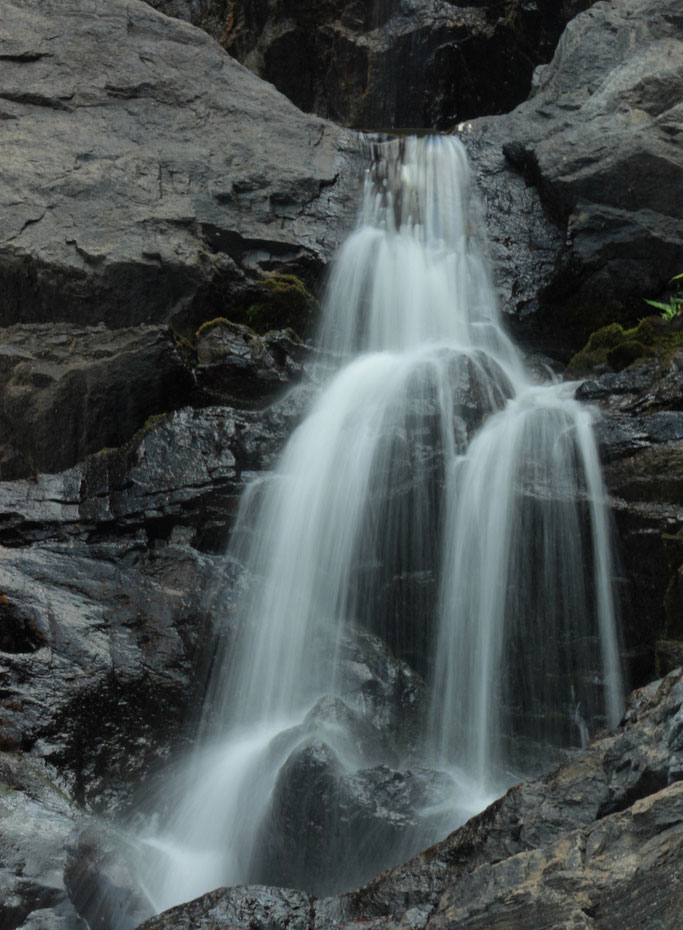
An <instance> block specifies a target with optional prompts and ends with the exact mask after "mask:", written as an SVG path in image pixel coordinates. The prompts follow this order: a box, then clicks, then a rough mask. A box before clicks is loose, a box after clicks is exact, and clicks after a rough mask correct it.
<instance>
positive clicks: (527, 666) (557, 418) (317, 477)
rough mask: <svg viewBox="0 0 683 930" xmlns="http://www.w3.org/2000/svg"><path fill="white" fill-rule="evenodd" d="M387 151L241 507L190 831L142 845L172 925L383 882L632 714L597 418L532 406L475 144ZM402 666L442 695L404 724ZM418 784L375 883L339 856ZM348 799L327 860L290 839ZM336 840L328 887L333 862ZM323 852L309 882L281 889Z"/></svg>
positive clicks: (428, 143)
mask: <svg viewBox="0 0 683 930" xmlns="http://www.w3.org/2000/svg"><path fill="white" fill-rule="evenodd" d="M378 149H381V151H382V154H381V155H379V154H376V156H375V160H374V163H373V167H372V169H371V170H369V172H368V176H367V181H366V187H365V199H364V205H363V210H362V214H361V217H360V221H359V224H358V228H357V230H356V231H355V232H354V233H353V234H352V235H351V236H350V238H349V240H348V241H347V243H346V245H345V246H344V247H343V248H342V250H341V253H340V255H339V257H338V259H337V262H336V265H335V269H334V272H333V275H332V278H331V282H330V286H329V293H328V296H327V299H326V303H325V308H324V319H323V324H322V331H321V336H320V341H321V344H322V346H323V348H324V349H326V350H328V352H330V353H331V354H333V355H334V356H335V357H336V358H337V359H338V360H339V364H338V370H337V371H336V373H334V374H333V375H332V376H331V377H330V378H329V379H328V382H327V384H326V386H325V387H324V389H323V390H322V391H321V393H320V395H319V397H318V399H317V402H316V403H315V405H314V407H313V409H312V411H311V413H310V415H309V417H308V418H307V419H306V420H305V422H304V423H303V424H302V425H301V426H300V427H299V429H298V430H297V431H296V432H295V434H294V435H293V436H292V438H291V440H290V442H289V444H288V446H287V448H286V449H285V451H284V454H283V456H282V459H281V462H280V464H279V466H278V468H277V470H276V472H275V473H274V474H272V475H269V476H266V477H263V478H261V479H259V480H258V481H257V482H256V483H255V484H254V485H253V487H252V488H251V489H250V490H249V492H248V493H247V495H246V496H245V500H244V502H243V505H242V513H241V516H240V518H239V520H238V525H237V529H236V531H235V535H234V542H233V546H232V558H234V559H236V560H237V561H239V562H240V563H241V564H242V565H243V566H244V579H245V581H244V587H245V595H244V598H243V601H242V603H241V605H240V618H239V619H240V623H239V629H240V632H239V635H238V637H237V641H236V642H231V643H230V648H229V649H226V654H225V657H224V659H223V660H221V661H219V662H217V663H216V665H217V668H216V671H215V672H214V678H213V681H212V684H211V687H210V693H209V700H210V702H211V719H212V720H213V721H214V723H213V725H212V726H211V727H209V726H208V724H207V725H206V726H205V734H204V737H203V745H202V746H200V748H199V749H198V751H197V753H196V755H195V757H194V759H193V760H192V762H191V764H190V765H189V766H188V769H187V770H186V772H185V773H184V775H183V777H182V778H181V780H180V782H179V783H178V786H177V791H178V801H177V804H176V805H175V810H174V813H173V816H172V817H171V818H170V820H169V822H168V823H166V824H165V825H164V826H163V827H162V828H161V829H160V830H159V831H158V834H157V836H156V837H155V838H154V839H149V840H148V841H147V846H146V849H147V853H146V854H145V857H144V858H145V860H146V863H145V867H144V869H143V873H144V878H143V882H144V885H145V888H146V891H147V893H148V895H149V897H150V900H151V901H152V903H153V906H154V907H155V908H157V909H163V908H166V907H169V906H171V905H173V904H176V903H179V902H180V901H183V900H186V899H188V898H191V897H194V896H196V895H199V894H200V893H202V892H205V891H207V890H210V889H211V888H213V887H216V886H218V885H231V884H238V883H245V882H249V881H255V880H269V881H272V880H277V878H278V877H279V876H280V875H282V876H284V877H283V879H282V880H283V881H284V880H287V879H289V880H291V881H295V880H298V881H299V882H300V883H303V884H306V883H307V882H308V884H309V885H310V887H311V888H315V889H316V890H322V891H323V892H324V891H326V890H330V889H334V888H339V887H343V886H344V884H345V882H349V881H359V880H361V879H362V878H369V877H370V872H371V870H372V869H377V868H378V867H381V866H384V865H389V864H393V863H394V862H395V861H397V860H398V858H400V857H401V856H404V855H408V854H410V853H411V852H413V851H415V850H416V848H419V846H420V845H426V843H428V842H430V841H432V840H436V839H438V838H440V837H441V836H442V835H445V833H446V832H447V831H448V829H450V828H451V827H453V826H454V825H456V824H457V823H461V822H463V821H464V819H466V817H467V816H469V815H470V814H472V813H474V812H475V811H476V810H479V809H481V807H483V806H484V804H485V803H486V802H487V801H488V800H490V799H491V798H492V797H493V796H495V793H496V792H498V791H500V790H501V788H503V787H505V785H506V784H509V783H510V781H511V780H512V779H513V778H514V774H510V773H511V772H512V773H514V772H518V773H519V772H524V771H527V770H530V769H531V768H534V767H535V766H537V765H538V764H542V761H543V755H544V752H545V749H544V747H548V746H558V745H559V746H562V745H569V744H571V743H574V744H578V743H579V742H580V740H581V738H582V736H581V734H582V733H585V731H586V728H587V729H589V730H590V729H593V728H594V727H595V726H597V725H601V724H604V723H605V722H607V723H609V724H612V725H613V724H616V723H617V721H618V718H619V715H620V712H621V707H622V683H621V678H620V671H619V659H618V651H617V633H616V627H615V618H614V608H613V599H612V588H611V585H612V581H611V576H612V566H611V556H610V546H609V532H608V521H607V515H606V512H605V508H604V503H603V498H604V492H603V487H602V481H601V477H600V471H599V464H598V458H597V453H596V448H595V443H594V440H593V436H592V431H591V414H590V412H589V411H588V410H587V409H585V408H584V407H582V406H580V405H579V404H578V403H577V402H575V401H574V400H573V399H572V397H571V394H572V390H571V388H568V387H567V386H563V385H557V384H554V385H545V386H539V385H536V384H534V383H533V382H532V381H531V379H530V378H529V376H528V375H527V374H526V373H525V370H524V366H523V364H522V360H521V357H520V356H519V354H518V352H517V350H516V349H515V347H514V346H513V345H512V343H511V342H510V340H509V339H508V337H507V336H506V335H505V333H504V332H503V329H502V327H501V325H500V319H499V313H498V310H497V306H496V300H495V296H494V291H493V287H492V283H491V279H490V276H489V272H488V269H487V265H486V261H485V259H484V256H483V253H482V250H481V248H480V245H479V243H478V239H477V235H476V234H477V233H478V230H477V229H476V228H473V224H474V223H475V220H474V219H473V217H474V216H475V214H474V213H473V211H472V209H471V206H472V204H471V197H472V194H471V189H470V183H469V169H468V165H467V160H466V156H465V153H464V149H463V147H462V146H461V144H460V143H459V141H458V140H457V139H455V138H452V137H449V138H441V139H421V140H417V139H413V138H410V139H405V140H402V141H400V142H392V143H385V144H383V145H382V146H380V147H378ZM382 639H384V640H385V641H386V643H387V644H388V649H389V651H387V649H386V647H384V646H382V644H381V640H382ZM382 650H384V652H383V651H382ZM391 651H393V652H395V653H396V654H397V656H398V659H400V660H406V661H407V662H408V663H411V664H412V665H413V666H414V667H415V668H417V669H418V671H419V672H420V673H421V674H423V675H425V676H426V678H427V688H426V691H425V694H426V697H425V698H424V700H423V701H422V703H421V698H420V694H421V693H422V692H420V691H419V688H417V690H415V689H414V690H413V691H411V692H410V693H411V695H413V697H414V700H413V697H411V699H410V701H411V702H412V703H411V704H410V707H411V711H410V713H407V712H406V710H405V708H406V707H407V706H408V703H410V702H408V703H406V702H407V701H408V699H407V698H405V695H404V698H405V700H404V703H403V704H401V700H403V698H401V697H400V695H399V696H398V697H397V702H398V703H397V707H396V708H395V709H394V710H392V708H391V707H390V701H388V700H387V699H385V698H382V700H379V699H376V693H377V691H378V689H380V690H381V688H380V684H381V685H382V687H385V684H386V681H388V682H389V684H386V687H385V691H386V690H387V689H388V690H389V691H390V690H391V688H394V690H395V691H396V693H397V694H398V691H400V688H402V687H404V685H405V682H406V681H408V682H412V681H413V679H415V680H418V676H417V674H416V672H415V671H412V670H411V669H410V668H409V667H408V666H407V665H405V664H401V661H398V660H397V659H394V658H392V656H391V654H390V653H391ZM380 666H381V668H382V669H383V670H384V671H383V672H382V674H383V675H385V679H386V681H384V679H383V681H382V682H380V684H378V683H377V681H375V680H374V679H373V674H374V672H373V669H375V668H378V667H380ZM392 669H393V671H392ZM387 670H388V671H387ZM378 674H379V673H378ZM354 676H355V677H354ZM392 676H393V677H392ZM411 676H412V677H411ZM380 677H381V676H380ZM359 682H360V684H359ZM401 682H403V683H404V684H403V685H402V684H400V683H401ZM411 687H412V685H411ZM373 688H374V690H373ZM383 693H384V692H383ZM401 693H403V692H401ZM373 695H375V697H373ZM415 695H417V697H415ZM216 720H217V721H218V725H216V724H215V721H216ZM306 753H308V755H307V754H306ZM288 760H289V761H288ZM313 763H315V764H314V765H313ZM307 765H308V768H307V767H306V766H307ZM311 765H313V769H311V768H310V766H311ZM298 766H301V767H298ZM316 766H317V767H316ZM426 769H429V770H430V772H429V773H427V774H425V772H426ZM310 771H314V778H313V781H312V782H311V783H310V784H306V783H303V784H302V783H301V782H300V781H298V779H299V775H300V773H303V775H304V776H306V772H310ZM283 773H284V774H283ZM315 773H317V774H315ZM320 773H322V775H321V774H320ZM330 773H333V775H334V777H333V778H332V775H331V774H330ZM387 773H388V774H387ZM406 773H407V774H406ZM415 773H417V774H415ZM285 776H287V777H285ZM323 776H324V778H323ZM306 777H308V776H306ZM418 777H419V778H421V779H422V781H421V782H420V785H422V787H421V788H420V791H419V792H418V795H419V799H418V801H416V802H415V805H414V807H415V810H414V811H413V812H412V813H411V814H410V816H407V815H405V809H404V808H401V811H402V814H401V816H404V815H405V817H404V820H405V829H402V832H401V831H398V832H397V831H396V830H395V823H394V824H393V825H392V826H391V830H395V832H393V833H392V832H391V830H389V828H388V827H387V830H389V832H386V830H385V832H384V833H383V832H382V829H383V828H381V824H380V827H378V833H377V836H376V837H375V839H374V840H372V841H370V840H368V845H367V848H366V847H364V846H362V844H361V847H362V848H359V851H358V855H357V857H354V858H358V859H359V860H361V861H359V862H354V863H353V868H352V867H351V866H350V865H349V863H348V862H346V861H340V860H344V857H345V856H346V852H345V851H348V848H357V845H358V838H357V837H355V836H354V837H352V838H351V840H350V841H349V843H351V844H356V846H353V845H351V846H349V845H347V846H345V845H344V840H343V838H342V839H339V834H340V831H341V832H343V830H344V829H346V828H347V827H348V824H349V822H350V821H352V820H353V817H354V814H353V810H355V808H354V809H353V810H351V808H349V804H350V803H351V802H350V801H349V797H350V795H349V794H348V792H349V791H351V788H352V787H353V786H356V788H357V787H358V785H366V784H370V783H375V781H379V782H381V784H382V785H383V786H384V788H383V789H382V790H385V788H386V785H387V784H389V783H390V782H391V784H395V785H396V784H400V785H402V786H405V785H413V786H414V785H415V784H417V782H416V781H415V780H414V779H416V778H418ZM287 778H289V781H288V780H287ZM321 778H323V781H321V780H320V779H321ZM316 779H317V780H316ZM325 779H327V780H325ZM330 779H332V781H330ZM334 779H337V781H334ZM363 779H366V781H363ZM373 779H374V780H375V781H373ZM392 779H393V781H392ZM411 779H413V780H411ZM332 782H334V784H342V785H343V789H341V788H340V789H339V790H340V791H341V792H342V795H340V796H343V798H344V799H345V800H344V802H343V804H342V807H343V810H342V812H341V813H340V814H338V815H337V814H335V811H334V810H327V809H326V811H325V814H324V816H325V818H327V819H326V821H325V823H326V826H325V825H323V826H321V827H320V829H319V830H318V833H321V834H322V836H321V837H320V836H319V837H318V839H316V841H315V843H317V844H318V845H317V846H316V845H315V843H313V841H312V840H309V838H307V837H306V836H302V835H301V834H300V833H297V830H298V827H297V826H296V823H295V825H294V827H291V823H290V822H291V820H292V817H293V816H294V818H295V821H296V817H297V816H299V815H300V818H301V823H302V824H304V825H305V824H307V823H309V822H310V819H311V817H312V816H313V815H312V813H311V809H312V808H311V805H313V807H315V804H314V801H316V802H317V800H318V797H317V795H318V794H321V789H320V785H321V784H324V785H329V784H331V783H332ZM298 790H300V791H301V793H302V794H301V796H299V795H297V791H298ZM359 790H360V789H359ZM406 790H407V788H406ZM411 790H413V789H412V788H411ZM415 790H417V789H415ZM287 791H289V792H290V795H291V793H292V792H294V795H293V800H291V803H290V802H288V800H287V798H288V795H287ZM344 792H346V794H344ZM420 792H421V793H420ZM273 793H274V794H273ZM360 794H361V795H362V794H363V792H362V791H360ZM322 795H325V796H324V798H322V800H321V803H323V804H328V805H329V804H332V806H333V805H334V799H335V797H336V795H334V792H332V794H330V795H329V796H328V795H327V794H325V792H324V791H323V792H322V794H321V797H322ZM273 797H274V798H275V800H273ZM363 797H364V795H363ZM383 797H385V795H383ZM402 797H403V796H402ZM302 798H303V800H302ZM359 803H360V802H359ZM363 803H364V804H365V808H363V810H364V811H366V814H367V809H368V804H367V802H366V801H364V802H363ZM382 803H383V804H384V803H385V802H384V801H383V802H382ZM288 804H289V806H288ZM278 805H279V806H278ZM344 805H346V806H344ZM370 806H372V805H370ZM350 810H351V813H349V811H350ZM274 811H275V813H274ZM366 814H364V815H363V816H366ZM375 816H376V812H375V813H373V814H372V817H375ZM372 817H371V815H370V814H367V818H369V820H368V821H367V822H370V821H372ZM335 818H336V819H335ZM397 819H400V818H398V815H396V817H395V818H394V820H397ZM379 820H381V818H379ZM386 820H387V822H389V821H391V820H392V815H391V812H390V813H389V814H388V815H387V818H386ZM364 822H365V821H364ZM373 822H374V821H373ZM378 822H379V821H378ZM401 822H402V823H403V821H401ZM283 824H284V826H283ZM287 824H290V828H291V829H290V832H289V833H288V832H287V829H286V827H287ZM345 825H346V826H345ZM349 829H351V828H349ZM326 830H327V831H328V833H329V844H330V845H331V846H332V847H333V849H332V853H331V854H330V860H331V861H332V862H336V867H337V873H336V874H335V875H330V874H329V872H330V869H331V868H332V866H331V865H330V864H329V863H327V864H325V863H323V864H322V865H321V864H320V863H319V859H320V849H324V848H325V844H326V842H327V839H326V837H325V835H324V834H325V831H326ZM278 831H279V832H278ZM292 831H293V832H292ZM366 832H367V831H366ZM363 836H364V834H363ZM288 844H289V845H288ZM310 844H313V845H312V846H310V848H311V850H312V851H311V852H310V853H306V850H307V848H308V847H309V845H310ZM335 844H337V845H335ZM364 849H366V852H363V850H364ZM302 850H303V852H302ZM306 855H309V859H310V857H311V856H313V857H316V856H317V857H318V858H317V859H315V863H317V864H316V865H314V866H312V867H311V866H310V862H309V860H306V861H304V864H303V866H301V868H298V867H297V868H298V871H297V869H296V868H294V867H292V868H293V869H294V871H293V872H291V873H290V872H288V871H287V869H288V868H289V867H290V860H294V859H301V858H302V856H303V857H304V860H305V857H306ZM364 856H365V861H362V860H363V858H364ZM347 858H348V857H347ZM310 861H313V860H310ZM274 862H275V863H276V864H275V865H274V864H273V863H274ZM306 862H309V864H308V865H307V864H306ZM301 869H303V873H302V871H301ZM306 869H310V878H309V877H308V876H309V872H307V871H306ZM292 875H293V876H294V878H292V877H291V876H292Z"/></svg>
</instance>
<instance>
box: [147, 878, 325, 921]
mask: <svg viewBox="0 0 683 930" xmlns="http://www.w3.org/2000/svg"><path fill="white" fill-rule="evenodd" d="M311 905H312V898H311V897H310V895H308V894H305V893H303V892H301V891H291V890H289V889H284V888H266V887H263V886H259V885H250V886H249V887H248V888H231V889H230V890H229V891H226V890H225V889H223V888H219V889H218V890H217V891H212V892H211V893H210V894H208V895H204V897H202V898H198V899H197V900H196V901H194V902H192V903H190V904H182V905H181V906H180V907H174V908H172V909H171V910H170V911H166V912H165V913H163V914H161V915H159V916H158V917H152V918H151V919H150V920H146V921H145V923H144V924H141V925H140V930H224V928H225V927H234V928H235V930H242V928H243V930H275V928H276V927H287V928H288V930H309V927H310V912H311Z"/></svg>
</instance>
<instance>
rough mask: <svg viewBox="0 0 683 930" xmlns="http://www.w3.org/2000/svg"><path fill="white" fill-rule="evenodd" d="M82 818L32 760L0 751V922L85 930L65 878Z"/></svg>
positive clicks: (36, 929)
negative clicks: (75, 834) (77, 827)
mask: <svg viewBox="0 0 683 930" xmlns="http://www.w3.org/2000/svg"><path fill="white" fill-rule="evenodd" d="M83 819H84V816H83V814H82V813H81V812H79V811H78V809H77V808H76V806H75V805H73V804H72V803H70V802H69V800H68V799H67V798H66V797H65V795H64V794H63V793H62V792H61V791H59V790H58V789H57V787H56V786H54V785H53V784H51V783H50V781H49V777H48V773H46V771H45V769H44V767H42V766H41V765H40V764H39V763H38V761H37V760H34V761H29V760H28V759H26V758H24V757H22V756H21V755H19V754H17V753H13V752H12V753H8V752H5V751H0V926H3V927H7V928H24V930H48V928H54V930H88V928H87V925H86V923H85V922H84V921H83V920H81V919H80V917H79V915H78V912H77V910H76V908H75V907H74V905H73V903H72V902H71V900H70V898H69V895H68V893H67V890H66V886H65V883H64V869H65V867H66V862H67V847H68V845H69V842H70V837H71V835H72V832H73V830H74V829H75V826H76V825H77V824H78V823H79V822H80V821H81V820H83Z"/></svg>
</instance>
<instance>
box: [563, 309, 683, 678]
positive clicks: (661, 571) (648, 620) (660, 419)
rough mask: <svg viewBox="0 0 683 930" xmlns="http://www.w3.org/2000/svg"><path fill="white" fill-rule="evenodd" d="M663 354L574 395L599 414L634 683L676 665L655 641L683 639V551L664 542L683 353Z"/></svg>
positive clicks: (682, 467)
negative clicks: (680, 587) (681, 585)
mask: <svg viewBox="0 0 683 930" xmlns="http://www.w3.org/2000/svg"><path fill="white" fill-rule="evenodd" d="M642 325H643V324H641V327H642ZM664 348H665V349H666V351H664V350H662V351H661V352H660V354H659V356H658V357H656V358H645V359H643V360H641V361H640V362H639V363H638V364H634V365H632V366H630V367H629V368H627V369H625V370H624V371H620V372H611V371H608V372H606V373H604V374H602V375H600V376H599V377H597V378H595V380H593V381H587V382H585V383H584V384H582V385H581V386H580V387H579V388H578V389H577V392H576V396H577V397H579V398H580V399H582V400H587V401H591V402H593V403H596V404H597V405H598V407H599V410H600V419H599V421H598V423H597V425H596V435H597V438H598V441H599V443H600V448H601V456H602V459H603V461H604V463H605V468H604V480H605V484H606V486H607V490H608V492H609V494H610V498H611V507H612V511H613V514H614V519H615V524H616V529H617V536H618V541H619V550H620V561H621V567H620V578H621V581H620V585H619V587H620V595H621V596H620V601H621V613H622V626H623V630H624V638H625V642H626V647H627V653H628V656H629V666H630V670H631V681H632V682H633V684H636V685H640V684H643V683H644V682H645V681H648V680H649V679H650V678H651V677H652V676H653V675H654V674H655V673H656V671H659V672H660V673H661V672H664V671H667V670H668V669H670V668H672V667H673V666H674V665H678V664H680V661H676V654H677V653H676V649H675V648H674V649H673V654H672V647H671V646H661V647H660V646H659V645H658V643H659V642H663V641H670V640H675V639H676V638H677V637H680V636H681V635H682V634H683V630H681V628H680V624H677V623H675V622H674V619H673V618H674V616H677V615H680V612H681V604H682V603H683V602H681V601H680V597H679V595H678V593H677V578H678V575H679V570H680V566H681V564H682V563H683V551H681V548H680V547H677V546H670V550H671V551H670V553H669V552H667V542H666V540H667V538H669V537H671V539H674V538H675V534H676V533H678V532H679V531H680V529H681V526H683V485H682V483H681V475H683V411H682V410H681V398H682V397H683V364H682V358H683V353H682V351H681V349H680V348H678V349H677V348H675V347H672V346H669V347H668V348H667V347H666V346H665V347H664ZM672 534H673V535H672ZM667 591H668V592H670V593H669V594H667V595H666V596H665V592H667ZM668 600H670V606H669V607H667V601H668ZM667 614H668V615H667ZM667 655H668V656H669V658H666V656H667ZM658 662H659V663H660V664H659V666H657V663H658Z"/></svg>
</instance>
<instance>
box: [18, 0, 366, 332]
mask: <svg viewBox="0 0 683 930" xmlns="http://www.w3.org/2000/svg"><path fill="white" fill-rule="evenodd" d="M0 17H1V18H0V118H1V119H2V126H3V172H2V177H1V178H0V218H1V222H0V230H1V232H0V286H1V288H2V295H3V300H2V304H1V306H0V325H5V326H6V325H9V324H12V323H16V322H23V323H30V322H52V321H57V320H62V321H65V320H68V321H71V322H78V323H81V324H82V323H89V324H92V323H98V322H101V321H104V322H106V323H107V324H108V325H109V326H112V327H113V326H130V325H134V324H139V323H143V322H150V321H167V320H169V319H172V318H173V319H174V320H175V321H176V325H178V326H184V327H185V328H186V329H187V328H188V327H190V328H192V329H193V328H194V327H195V326H196V325H197V324H198V323H200V322H201V321H202V320H203V319H207V318H208V317H210V316H216V315H217V314H216V310H221V309H224V308H225V307H226V306H229V305H230V303H231V301H233V300H234V299H235V294H236V292H238V291H239V290H240V289H241V288H243V287H244V286H245V285H246V284H248V282H249V281H250V280H252V279H254V278H258V274H259V273H260V272H262V271H265V270H272V269H282V268H286V269H288V270H295V271H296V272H297V273H298V274H299V275H300V276H303V277H304V278H306V279H307V280H308V281H309V283H315V282H316V281H317V277H318V275H319V273H320V270H321V268H322V267H323V266H324V265H325V264H326V263H327V262H328V261H329V258H330V256H331V254H332V252H333V251H334V248H335V246H336V245H337V243H338V242H339V239H340V236H341V235H342V231H343V230H344V229H345V228H346V227H347V226H348V225H350V223H351V222H352V218H353V212H354V209H355V207H354V196H355V190H356V186H357V180H358V173H359V171H358V168H357V167H354V165H355V164H356V163H355V156H356V155H357V151H358V147H357V142H356V140H355V138H354V137H353V136H352V135H351V134H349V133H346V132H344V131H342V130H339V129H338V128H337V127H335V126H332V125H331V124H330V123H326V122H324V121H323V120H320V119H318V118H316V117H309V116H305V115H303V114H302V113H301V112H300V111H299V110H297V109H296V107H294V106H293V105H292V104H291V103H290V102H289V101H288V100H287V99H286V98H285V97H282V96H281V95H280V94H278V93H277V91H275V89H274V88H272V87H270V86H269V85H267V84H265V83H264V82H263V81H260V80H259V79H258V78H256V77H255V76H254V75H252V74H251V73H250V72H249V71H247V70H246V69H245V68H243V67H242V66H241V65H239V64H238V63H237V62H236V61H234V60H233V59H232V58H231V57H230V56H229V55H227V54H226V52H225V51H224V50H223V49H221V48H220V47H219V46H218V45H217V44H216V43H215V42H214V41H213V40H212V39H211V38H209V36H208V35H206V34H205V33H204V32H202V31H201V30H199V29H196V28H195V27H193V26H190V25H189V24H187V23H183V22H181V21H179V20H175V19H170V18H168V17H166V16H164V15H162V14H160V13H158V12H156V11H155V10H153V9H152V8H151V7H150V6H148V5H147V4H145V3H142V2H140V0H125V2H124V0H108V2H107V3H106V5H102V4H101V3H99V2H97V0H51V2H50V3H48V4H46V3H41V2H39V0H29V2H24V0H21V2H19V0H7V2H5V3H3V5H2V10H1V11H0ZM76 63H77V67H75V64H76Z"/></svg>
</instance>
